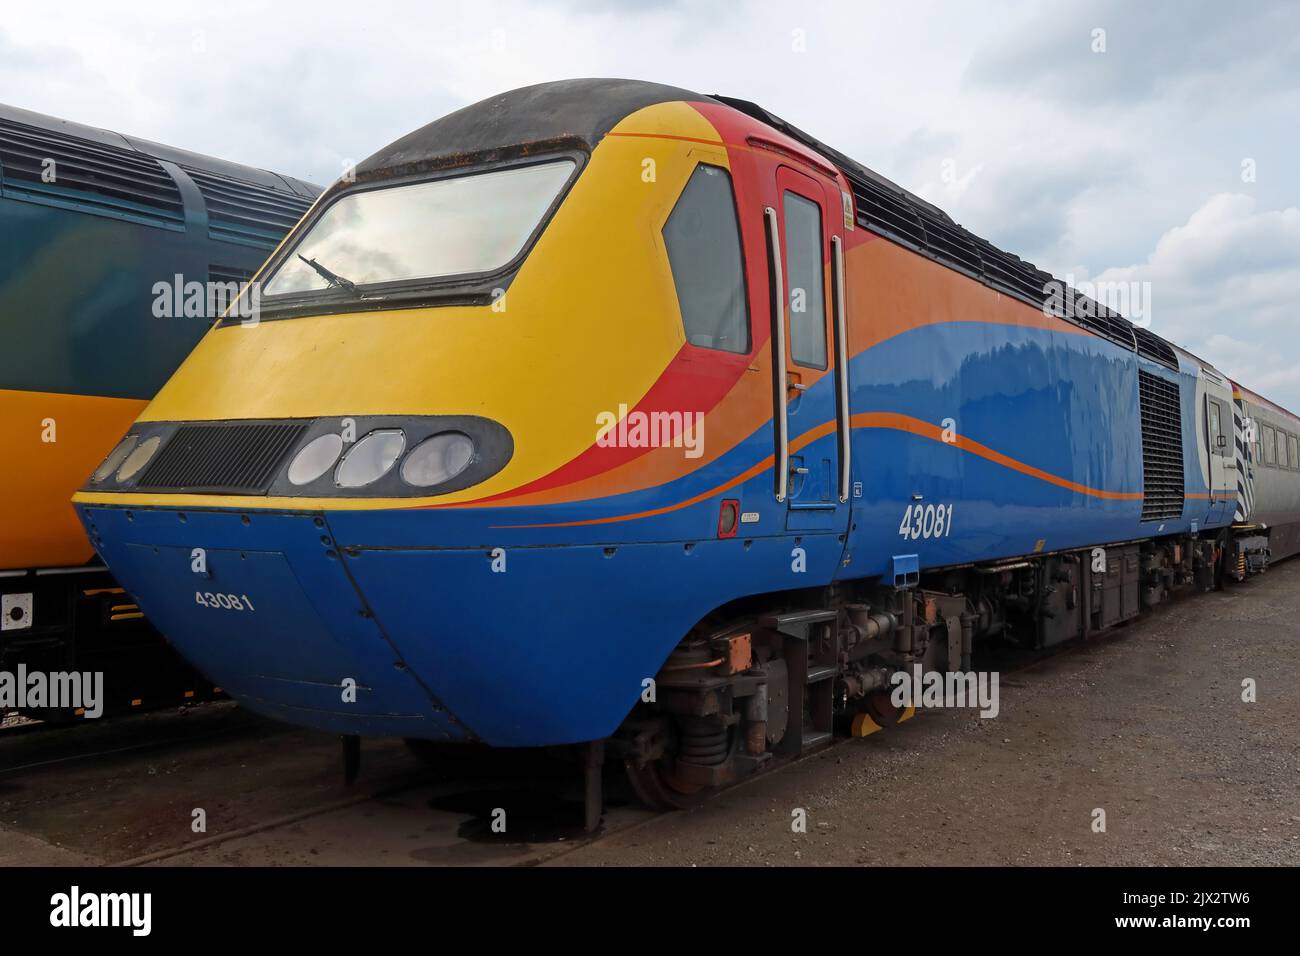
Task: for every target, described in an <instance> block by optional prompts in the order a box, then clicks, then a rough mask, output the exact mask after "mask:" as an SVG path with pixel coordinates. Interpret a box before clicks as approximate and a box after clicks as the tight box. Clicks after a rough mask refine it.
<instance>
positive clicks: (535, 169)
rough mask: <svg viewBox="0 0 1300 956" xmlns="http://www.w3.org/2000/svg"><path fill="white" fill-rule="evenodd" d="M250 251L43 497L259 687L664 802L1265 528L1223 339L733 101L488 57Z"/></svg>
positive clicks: (1100, 621) (1197, 568)
mask: <svg viewBox="0 0 1300 956" xmlns="http://www.w3.org/2000/svg"><path fill="white" fill-rule="evenodd" d="M260 278H261V280H262V281H264V283H265V286H264V299H263V301H264V309H263V321H262V322H261V324H260V325H259V326H257V327H256V328H252V329H247V328H241V327H239V325H238V323H234V322H227V323H224V324H223V325H222V326H221V327H219V328H216V329H214V330H213V331H212V332H211V333H210V334H209V335H208V336H207V337H206V338H205V339H204V341H203V342H202V343H201V344H200V345H199V347H198V348H197V349H196V350H195V352H194V353H193V354H192V355H191V356H190V358H189V359H188V360H187V361H186V363H185V364H184V365H183V366H182V367H181V369H180V370H179V371H178V372H177V374H176V375H175V376H174V377H173V378H172V380H171V381H170V382H169V383H168V384H167V385H166V386H165V387H164V389H163V390H162V392H161V393H160V394H159V395H158V397H157V399H156V400H155V401H154V402H153V403H151V404H150V406H149V407H148V408H147V409H146V410H145V412H144V414H143V415H142V416H141V417H140V419H139V421H138V422H137V423H136V425H135V427H134V428H133V429H132V430H131V440H132V441H133V442H135V445H134V447H135V448H136V449H137V453H138V454H139V455H141V456H142V457H141V460H140V468H139V470H138V472H137V473H136V474H135V475H133V476H131V477H130V478H128V479H126V480H120V479H115V478H113V477H111V476H110V477H103V476H98V477H97V478H95V479H92V480H91V481H90V482H89V483H88V484H87V485H86V486H85V487H84V489H83V490H82V492H81V493H80V494H79V495H78V496H77V502H78V505H79V508H80V510H81V513H82V516H83V518H84V520H85V522H86V526H87V528H88V529H89V531H90V534H91V536H92V538H93V540H94V541H95V543H96V546H97V547H98V548H99V549H100V552H101V553H102V554H103V555H104V556H105V558H106V559H107V560H108V561H109V563H110V564H111V565H112V567H113V568H114V570H115V571H116V572H117V573H118V574H119V575H120V576H121V577H122V579H123V580H124V581H125V582H127V584H128V586H129V588H130V589H131V591H132V593H133V594H134V595H136V596H137V598H138V599H139V601H140V604H141V606H142V607H143V608H144V609H145V610H146V611H147V612H148V613H149V614H150V615H152V616H153V617H154V618H155V619H156V620H157V621H158V622H159V623H160V624H161V625H162V627H163V629H164V630H165V631H166V632H167V634H168V635H170V636H171V637H172V639H173V640H174V641H176V643H177V644H178V645H179V646H180V647H182V648H183V650H184V651H185V653H186V654H188V655H189V656H190V657H191V658H192V660H194V661H195V663H196V664H198V666H200V667H201V668H202V669H203V670H205V671H206V672H208V673H211V674H212V675H213V676H214V677H216V678H217V679H219V680H220V682H221V683H222V685H223V686H224V687H227V688H229V689H230V691H231V692H232V693H233V694H234V695H235V696H237V697H238V698H239V699H240V700H241V701H242V702H244V703H245V704H247V705H248V706H249V707H251V708H253V709H255V710H258V711H261V712H263V713H266V714H270V715H273V716H276V717H280V718H282V719H284V720H288V721H291V722H295V723H302V724H307V725H310V726H314V727H319V728H323V729H327V730H333V731H337V732H339V733H343V734H349V735H360V734H394V735H401V736H405V737H416V738H428V739H434V740H454V741H470V740H478V741H482V742H485V743H488V744H491V745H495V746H542V745H550V744H570V743H580V742H586V741H594V742H600V741H606V746H607V749H608V750H609V751H611V752H613V753H615V754H616V755H617V756H618V757H619V758H620V759H622V760H623V761H624V764H625V766H626V767H627V770H628V772H629V775H630V776H631V778H632V781H633V783H634V784H635V786H636V787H637V789H638V792H639V793H640V794H641V795H642V796H643V797H644V798H645V799H646V800H647V801H649V802H651V803H654V804H656V805H660V806H679V805H682V804H684V803H688V802H691V801H692V800H694V799H698V798H699V797H700V796H702V795H703V794H705V793H707V792H709V790H710V789H711V788H714V787H717V786H721V785H723V784H726V783H728V782H730V781H732V780H735V779H737V778H739V777H741V776H743V775H745V774H747V773H751V772H753V771H755V770H757V769H760V768H762V767H764V766H767V765H769V764H770V763H771V762H772V759H773V758H774V757H777V756H788V755H792V754H798V753H800V752H802V751H805V750H807V749H809V748H812V747H815V746H818V745H820V744H821V743H823V742H825V741H826V740H828V739H829V738H830V735H831V733H832V732H833V731H834V730H836V729H837V728H841V729H845V730H848V731H850V732H852V733H856V734H865V733H870V732H872V731H873V730H877V729H879V727H880V725H881V724H882V723H889V722H893V721H895V720H897V719H899V718H900V717H902V716H908V715H909V714H910V712H904V713H903V714H899V713H898V712H897V711H896V710H895V709H894V708H892V707H891V706H890V704H889V702H888V699H887V694H886V693H885V691H886V689H887V687H888V681H889V678H890V675H891V674H893V673H895V672H897V671H899V670H904V669H906V670H909V671H910V670H911V668H912V667H913V666H914V665H918V664H919V665H922V666H924V667H926V668H929V669H937V670H943V669H945V668H952V669H957V668H962V669H968V668H969V666H970V655H971V651H972V647H973V645H974V644H975V642H976V641H980V640H985V639H989V638H993V637H1001V638H1003V639H1009V640H1013V641H1017V642H1020V643H1023V644H1026V645H1031V646H1047V645H1052V644H1057V643H1060V642H1063V641H1067V640H1070V639H1074V638H1080V637H1085V636H1087V635H1089V634H1091V633H1094V632H1097V631H1100V630H1102V629H1105V628H1107V627H1110V626H1112V625H1114V624H1117V623H1120V622H1122V621H1125V620H1129V619H1131V618H1133V617H1135V616H1136V615H1137V614H1138V613H1139V610H1140V608H1141V607H1142V606H1143V605H1148V606H1149V605H1151V604H1153V603H1156V602H1158V601H1160V600H1162V599H1163V598H1164V597H1165V596H1166V595H1167V594H1169V593H1171V592H1174V591H1178V590H1192V589H1197V588H1200V589H1204V588H1210V587H1214V586H1215V585H1216V584H1217V583H1218V582H1220V581H1221V580H1222V579H1223V578H1224V577H1225V576H1235V577H1244V576H1245V575H1246V574H1247V573H1249V572H1250V571H1252V570H1262V569H1263V567H1264V566H1265V565H1266V562H1267V560H1268V548H1269V542H1270V540H1271V539H1272V536H1274V535H1279V537H1280V533H1281V529H1280V528H1279V527H1264V526H1263V525H1264V523H1263V522H1262V521H1261V522H1256V521H1255V520H1254V517H1253V515H1252V513H1251V512H1250V504H1249V503H1250V498H1249V494H1250V490H1251V488H1252V482H1255V484H1254V494H1255V499H1254V504H1255V506H1256V507H1260V506H1262V504H1263V500H1262V499H1263V495H1264V494H1265V492H1266V491H1267V492H1268V494H1270V495H1272V494H1273V491H1272V490H1270V489H1271V488H1272V484H1271V483H1269V484H1266V483H1265V482H1263V481H1262V480H1259V479H1258V478H1257V477H1256V474H1257V473H1256V472H1255V471H1254V470H1253V469H1252V466H1251V464H1250V462H1249V461H1248V460H1247V455H1246V449H1245V436H1246V435H1247V434H1248V428H1249V423H1248V422H1247V421H1246V420H1245V419H1246V418H1247V417H1248V413H1247V412H1246V411H1245V406H1244V404H1243V403H1244V399H1243V403H1239V402H1238V401H1237V400H1236V398H1235V397H1234V389H1233V386H1232V384H1231V383H1230V382H1228V381H1227V379H1226V378H1224V377H1223V376H1222V375H1220V374H1218V373H1217V372H1215V370H1214V369H1213V368H1211V367H1210V366H1208V365H1206V364H1205V363H1203V362H1201V361H1199V360H1198V359H1196V358H1195V357H1193V356H1191V355H1189V354H1187V353H1186V352H1182V351H1180V350H1178V349H1176V348H1175V347H1173V346H1172V345H1170V344H1169V343H1168V342H1165V341H1164V340H1163V339H1161V338H1159V337H1158V336H1156V335H1154V334H1152V333H1151V332H1149V331H1147V330H1144V329H1137V328H1134V327H1133V326H1132V325H1131V324H1129V323H1128V322H1127V321H1125V320H1124V319H1123V318H1122V317H1119V316H1117V315H1114V314H1112V313H1110V312H1108V311H1107V310H1105V309H1102V308H1101V307H1100V306H1098V305H1097V304H1096V303H1093V302H1090V301H1088V300H1085V299H1082V298H1080V297H1077V296H1075V295H1074V294H1073V293H1071V292H1068V290H1067V292H1066V294H1064V295H1063V296H1062V303H1061V304H1062V307H1061V309H1060V310H1059V311H1060V312H1061V313H1062V314H1061V315H1053V314H1050V310H1045V308H1044V291H1045V289H1046V288H1047V286H1048V284H1049V283H1051V282H1052V278H1051V276H1049V275H1047V274H1045V273H1042V272H1039V271H1038V270H1036V269H1035V268H1034V267H1033V266H1031V265H1029V264H1027V263H1025V262H1022V261H1021V260H1019V259H1017V258H1015V257H1014V256H1011V255H1009V254H1007V253H1005V252H1002V251H1000V250H998V249H996V248H995V247H993V246H992V245H990V244H989V243H987V242H985V241H984V240H982V239H979V238H977V237H975V236H973V235H971V234H970V233H968V232H966V231H965V230H963V229H962V228H960V227H959V226H957V225H956V224H955V223H953V222H952V220H951V219H949V218H948V217H947V216H946V215H944V214H943V213H942V212H941V211H940V210H939V209H937V208H935V207H934V206H932V205H930V204H929V203H927V202H925V201H924V200H921V199H919V198H918V197H916V196H913V195H912V194H910V193H907V192H906V191H904V190H902V189H900V188H898V187H897V186H895V185H893V184H892V183H890V182H888V181H887V180H884V179H883V178H881V177H879V176H878V175H876V174H875V173H872V172H871V171H870V170H867V169H865V168H864V167H862V166H860V165H859V164H857V163H855V162H853V161H852V160H849V159H848V158H847V157H845V156H843V155H841V154H840V153H837V152H836V151H834V150H832V149H830V148H829V147H826V146H824V145H823V144H821V143H818V142H817V141H815V140H813V139H812V138H811V137H808V136H807V135H805V134H803V133H801V132H799V131H798V130H797V129H794V128H793V127H791V126H789V125H788V124H786V123H784V122H783V121H781V120H779V119H777V118H776V117H773V116H771V115H770V114H768V113H766V112H765V111H763V110H762V109H760V108H758V107H756V106H754V105H753V104H750V103H746V102H744V101H740V100H732V99H728V98H725V97H706V96H700V95H697V94H694V93H690V92H688V91H685V90H680V89H674V88H671V87H665V86H658V85H654V84H649V83H639V82H632V81H623V80H574V81H566V82H560V83H549V84H543V85H541V86H535V87H529V88H527V89H523V90H517V91H514V92H512V93H506V94H503V95H501V96H497V97H493V98H492V99H490V100H486V101H484V102H482V103H479V104H476V105H474V106H470V107H467V108H465V109H463V110H460V111H459V112H457V113H453V114H451V115H450V116H447V117H445V118H443V119H441V120H438V121H437V122H434V123H432V124H430V125H428V126H426V127H424V128H423V129H420V130H417V131H416V132H414V133H411V134H410V135H409V136H406V137H404V138H403V139H400V140H398V141H397V142H396V143H393V144H392V145H391V146H388V147H386V148H385V149H382V150H380V151H379V152H378V153H376V154H375V155H374V156H372V157H370V159H368V160H367V161H365V162H364V163H362V164H361V166H360V167H359V168H358V173H357V177H356V182H355V183H339V184H336V185H335V186H334V187H332V188H331V189H330V190H329V192H328V193H327V194H326V196H325V197H324V198H323V199H322V201H321V202H320V203H319V204H318V206H317V207H316V209H315V210H314V212H313V213H312V215H310V216H309V217H307V219H306V220H304V222H303V223H302V224H301V225H300V226H299V227H298V228H297V229H296V230H295V231H294V233H293V234H292V235H291V237H290V239H289V240H288V241H287V242H286V244H285V246H284V248H283V249H281V250H280V252H279V253H277V254H276V255H275V256H274V257H273V258H272V259H271V260H270V262H269V263H268V264H267V266H266V267H265V268H264V270H263V272H262V273H261V275H260ZM611 414H612V415H613V416H614V417H616V418H618V419H620V422H619V425H618V428H617V429H615V430H613V431H611V429H610V428H609V427H608V423H609V422H610V421H612V420H613V419H612V418H611V417H610V416H611ZM1276 415H1277V421H1279V422H1286V423H1287V427H1288V429H1289V430H1290V432H1291V433H1293V434H1294V433H1295V432H1296V421H1295V419H1294V418H1293V417H1291V416H1286V415H1284V413H1282V412H1281V411H1280V410H1277V411H1276ZM672 416H677V417H676V418H675V419H674V418H673V417H672ZM665 420H667V421H677V422H681V430H680V431H678V432H676V433H675V434H674V435H673V436H672V437H673V440H672V441H667V442H665V441H663V440H662V437H663V436H662V435H660V440H659V441H658V442H653V443H650V444H651V445H653V447H646V444H647V443H646V442H644V441H641V440H637V441H633V440H631V437H630V436H633V435H638V436H641V437H644V436H645V435H647V434H648V432H647V429H646V427H645V423H646V422H663V421H665ZM602 422H603V423H604V425H603V426H602V425H601V424H600V423H602ZM688 423H689V425H690V427H691V428H692V429H693V430H694V431H693V433H692V435H691V436H689V437H691V438H692V441H691V442H687V441H685V440H683V439H685V438H686V437H688V436H686V435H684V434H683V433H682V432H684V431H685V429H686V428H687V426H688ZM625 426H626V427H625ZM611 434H614V435H616V436H623V437H622V438H616V440H613V441H611V440H610V438H611ZM698 436H702V437H703V441H702V443H697V442H695V441H694V440H693V439H694V438H695V437H698ZM688 452H689V453H688ZM133 454H134V453H133ZM1289 460H1290V459H1288V461H1289ZM1265 467H1268V466H1265ZM1287 474H1288V475H1289V477H1284V476H1283V475H1282V473H1281V471H1279V472H1278V476H1277V486H1278V487H1279V488H1280V487H1285V488H1287V489H1290V490H1293V489H1294V488H1295V481H1296V477H1297V476H1296V475H1295V473H1291V472H1288V473H1287ZM1290 490H1288V492H1287V493H1288V494H1289V493H1290ZM1279 500H1281V499H1279ZM1270 507H1271V506H1270ZM1269 514H1270V515H1271V516H1277V517H1272V518H1270V521H1273V520H1277V521H1279V522H1280V521H1281V520H1282V519H1285V520H1287V521H1289V522H1291V523H1292V524H1293V523H1294V522H1295V520H1296V515H1295V513H1294V511H1293V510H1292V511H1289V512H1288V511H1286V510H1285V508H1282V509H1279V510H1276V511H1271V510H1270V511H1269ZM1234 515H1235V516H1236V517H1235V519H1234ZM1286 515H1290V517H1289V518H1286ZM652 680H653V683H652ZM352 681H355V684H356V687H357V693H356V696H355V699H352V698H351V697H350V695H349V694H348V693H347V686H348V685H349V683H350V682H352ZM600 752H601V751H600V749H599V744H594V745H593V746H592V748H591V750H590V751H589V753H590V754H591V760H590V761H589V763H588V766H589V767H591V766H594V765H596V763H597V758H598V757H599V755H600Z"/></svg>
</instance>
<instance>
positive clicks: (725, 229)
mask: <svg viewBox="0 0 1300 956" xmlns="http://www.w3.org/2000/svg"><path fill="white" fill-rule="evenodd" d="M663 235H664V245H665V246H666V247H667V249H668V262H669V265H670V266H671V267H672V273H673V284H674V285H675V286H676V287H677V304H678V307H679V308H680V309H681V313H682V325H683V326H684V328H685V332H686V341H687V342H690V343H691V344H692V345H698V346H700V347H702V348H707V349H720V350H722V351H724V352H738V353H741V354H746V353H748V352H749V305H748V302H747V300H746V297H745V269H744V260H743V259H742V256H741V249H740V225H739V223H738V221H737V219H736V200H735V196H734V193H733V192H732V188H731V177H730V176H729V175H728V174H727V171H726V170H725V169H721V168H720V167H718V166H708V165H705V164H703V163H701V164H700V165H699V166H696V167H695V172H693V173H691V178H690V180H689V181H687V183H686V188H685V189H683V190H682V194H681V196H680V197H679V198H678V200H677V205H676V206H674V207H673V211H672V212H671V213H670V214H669V216H668V221H667V222H666V223H664V230H663Z"/></svg>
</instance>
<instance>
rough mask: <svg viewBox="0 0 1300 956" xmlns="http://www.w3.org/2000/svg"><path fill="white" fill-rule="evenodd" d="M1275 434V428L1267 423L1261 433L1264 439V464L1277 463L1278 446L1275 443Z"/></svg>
mask: <svg viewBox="0 0 1300 956" xmlns="http://www.w3.org/2000/svg"><path fill="white" fill-rule="evenodd" d="M1275 434H1276V433H1275V432H1274V431H1273V429H1271V428H1269V427H1268V426H1267V425H1265V426H1264V427H1263V429H1262V430H1261V431H1260V435H1261V436H1262V437H1263V439H1264V464H1266V465H1276V464H1277V446H1276V445H1275V444H1274V440H1275Z"/></svg>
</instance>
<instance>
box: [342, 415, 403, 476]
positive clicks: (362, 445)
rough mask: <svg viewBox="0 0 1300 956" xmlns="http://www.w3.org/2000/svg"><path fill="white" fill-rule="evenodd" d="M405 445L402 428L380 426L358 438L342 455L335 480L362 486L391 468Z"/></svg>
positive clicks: (386, 472)
mask: <svg viewBox="0 0 1300 956" xmlns="http://www.w3.org/2000/svg"><path fill="white" fill-rule="evenodd" d="M405 447H406V435H405V433H404V432H403V431H402V430H401V429H400V428H380V429H376V430H375V431H373V432H371V433H370V434H369V435H367V436H366V437H365V438H363V439H361V441H359V442H357V443H356V444H355V445H353V446H352V448H351V449H349V450H348V453H347V454H346V455H344V456H343V460H342V461H341V462H339V467H338V470H337V471H335V472H334V483H335V484H336V485H338V486H339V487H340V488H361V487H364V486H365V485H368V484H370V483H371V482H373V481H378V480H379V479H380V478H382V477H384V475H386V474H388V472H389V471H390V470H391V469H392V467H393V464H394V463H395V462H396V461H397V459H398V458H400V457H401V456H402V449H403V448H405Z"/></svg>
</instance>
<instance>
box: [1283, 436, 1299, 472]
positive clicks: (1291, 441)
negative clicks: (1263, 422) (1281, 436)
mask: <svg viewBox="0 0 1300 956" xmlns="http://www.w3.org/2000/svg"><path fill="white" fill-rule="evenodd" d="M1286 443H1287V445H1288V446H1289V447H1290V449H1291V467H1292V468H1300V439H1297V438H1296V436H1295V435H1288V436H1287V439H1286Z"/></svg>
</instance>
